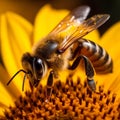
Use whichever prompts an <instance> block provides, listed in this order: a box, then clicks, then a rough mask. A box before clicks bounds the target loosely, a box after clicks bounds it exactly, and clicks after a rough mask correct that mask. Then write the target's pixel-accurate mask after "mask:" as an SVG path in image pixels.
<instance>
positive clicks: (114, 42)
mask: <svg viewBox="0 0 120 120" xmlns="http://www.w3.org/2000/svg"><path fill="white" fill-rule="evenodd" d="M100 44H101V45H102V46H103V47H104V48H105V49H106V50H107V51H108V52H109V54H110V55H111V56H112V58H113V59H115V60H116V59H117V58H118V55H119V49H120V22H118V23H116V24H114V25H113V26H112V27H111V28H109V29H108V30H107V31H106V33H105V34H104V35H103V36H102V38H101V43H100Z"/></svg>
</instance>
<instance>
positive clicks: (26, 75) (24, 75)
mask: <svg viewBox="0 0 120 120" xmlns="http://www.w3.org/2000/svg"><path fill="white" fill-rule="evenodd" d="M27 74H29V73H27V72H26V73H25V75H24V78H23V84H22V91H24V84H25V80H26V76H27Z"/></svg>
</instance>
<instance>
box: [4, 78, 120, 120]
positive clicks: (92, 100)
mask: <svg viewBox="0 0 120 120" xmlns="http://www.w3.org/2000/svg"><path fill="white" fill-rule="evenodd" d="M45 94H46V86H45V87H43V86H42V85H40V86H39V87H38V88H37V89H36V90H33V91H32V92H30V91H27V92H26V93H25V97H23V96H20V97H19V99H18V100H17V101H15V106H14V107H9V110H7V111H5V113H4V114H5V117H4V118H6V119H11V120H12V119H35V120H37V119H39V120H84V119H89V120H98V119H110V120H113V119H115V120H117V119H120V102H119V101H117V100H116V99H115V98H116V95H115V94H112V93H111V91H107V92H104V89H103V87H102V86H99V92H98V93H95V92H92V91H91V90H90V89H89V88H88V87H87V82H84V84H82V83H81V82H80V79H79V78H78V79H77V81H76V82H73V80H72V77H70V76H69V77H68V78H67V79H66V82H65V83H63V82H61V81H56V82H55V83H54V86H53V91H52V95H51V99H50V100H49V101H47V102H45V101H46V97H45Z"/></svg>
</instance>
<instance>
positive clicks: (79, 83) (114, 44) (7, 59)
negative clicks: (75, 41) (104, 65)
mask: <svg viewBox="0 0 120 120" xmlns="http://www.w3.org/2000/svg"><path fill="white" fill-rule="evenodd" d="M67 14H68V10H55V9H53V8H52V7H51V6H50V5H45V6H44V7H43V8H41V9H40V11H39V12H38V14H37V16H36V18H35V22H34V25H32V24H31V23H30V22H28V21H27V20H26V19H25V18H23V17H21V16H20V15H17V14H15V13H13V12H7V13H5V14H2V15H1V18H0V19H1V20H0V22H1V23H0V25H1V26H0V27H1V29H0V30H1V31H0V32H1V36H0V37H1V38H0V40H1V58H2V61H3V64H0V114H1V119H17V120H18V119H41V120H46V119H50V120H54V119H55V120H71V119H75V120H78V119H88V120H89V119H92V120H93V119H95V120H99V119H120V102H119V98H120V94H119V92H120V91H119V90H120V89H119V88H120V82H119V78H120V74H119V73H120V71H119V68H118V66H119V65H120V61H119V50H120V48H119V42H120V41H119V31H120V23H119V22H118V23H116V24H115V25H113V26H112V27H111V28H110V29H109V30H107V31H106V33H104V35H103V36H100V35H99V32H98V30H95V31H93V32H91V33H89V34H88V35H86V36H85V38H89V39H90V40H93V41H94V42H95V43H98V44H99V45H101V46H102V47H103V48H105V49H106V50H107V51H108V53H109V54H110V56H111V57H112V59H113V63H114V66H113V73H111V74H106V75H98V74H96V76H95V80H96V82H97V90H98V91H99V92H100V94H97V93H92V92H91V91H90V90H89V88H88V87H87V85H86V81H85V80H84V79H85V74H84V71H82V70H81V71H80V72H81V74H80V75H79V73H80V72H78V71H77V70H76V71H75V73H74V74H72V75H71V74H69V72H68V71H64V72H61V73H60V81H56V82H55V83H54V87H53V93H52V96H51V100H50V101H48V102H45V95H44V94H45V88H46V86H45V85H46V77H45V78H44V79H42V80H41V83H40V86H39V87H38V88H36V90H35V91H30V87H29V82H28V81H27V80H26V83H25V92H22V90H21V86H22V82H23V81H22V79H23V75H22V73H21V74H19V75H17V76H16V77H15V79H14V80H13V81H12V82H11V84H10V85H9V86H7V85H6V83H7V81H8V80H9V79H10V78H11V77H12V76H13V75H14V74H15V73H16V71H18V70H19V69H20V68H21V67H22V66H21V62H20V60H21V57H22V55H23V53H25V52H31V50H32V46H33V44H35V43H36V42H37V41H38V40H40V39H41V38H43V37H45V36H46V35H47V34H48V33H49V32H50V31H51V30H52V29H53V28H54V26H55V25H56V24H57V23H58V22H59V21H60V20H62V18H63V17H64V16H65V15H67ZM117 68H118V69H117Z"/></svg>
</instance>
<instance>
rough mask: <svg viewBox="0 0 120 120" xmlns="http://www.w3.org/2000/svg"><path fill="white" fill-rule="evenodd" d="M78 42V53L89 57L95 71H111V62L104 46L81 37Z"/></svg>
mask: <svg viewBox="0 0 120 120" xmlns="http://www.w3.org/2000/svg"><path fill="white" fill-rule="evenodd" d="M80 43H81V44H80V54H82V55H85V56H86V57H88V58H89V59H90V61H91V62H92V64H93V66H94V68H95V71H96V72H97V73H102V74H103V73H110V72H112V69H113V62H112V59H111V57H110V55H109V54H108V53H107V52H106V50H105V49H104V48H102V47H101V46H100V45H98V44H96V43H94V42H93V41H89V40H84V39H83V40H80Z"/></svg>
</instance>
